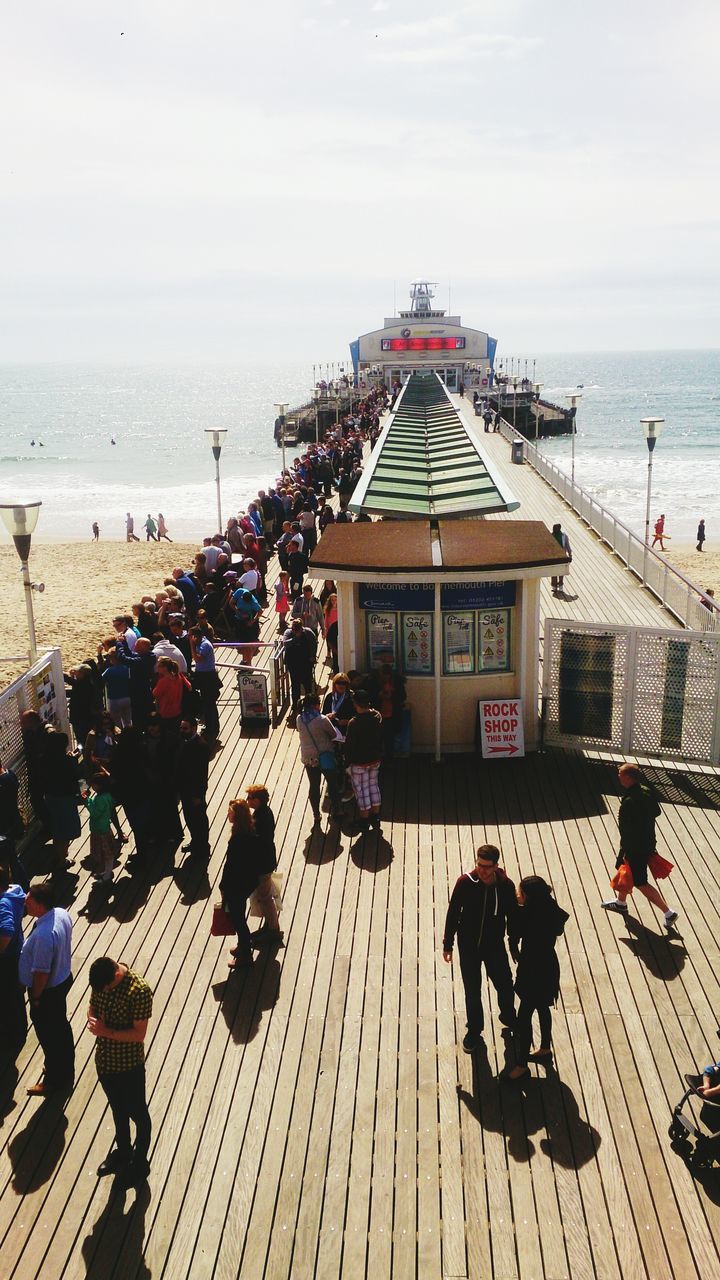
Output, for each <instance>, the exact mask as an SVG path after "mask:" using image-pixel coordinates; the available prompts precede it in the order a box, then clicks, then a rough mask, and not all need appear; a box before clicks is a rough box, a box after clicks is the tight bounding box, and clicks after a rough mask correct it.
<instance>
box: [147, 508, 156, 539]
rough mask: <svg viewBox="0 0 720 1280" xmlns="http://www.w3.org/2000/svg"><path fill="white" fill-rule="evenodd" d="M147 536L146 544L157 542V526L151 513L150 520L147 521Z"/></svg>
mask: <svg viewBox="0 0 720 1280" xmlns="http://www.w3.org/2000/svg"><path fill="white" fill-rule="evenodd" d="M145 535H146V536H145V541H146V542H157V536H156V535H157V525H156V523H155V521H154V520H153V518H152V516H151V515H150V512H148V518H147V520H146V521H145Z"/></svg>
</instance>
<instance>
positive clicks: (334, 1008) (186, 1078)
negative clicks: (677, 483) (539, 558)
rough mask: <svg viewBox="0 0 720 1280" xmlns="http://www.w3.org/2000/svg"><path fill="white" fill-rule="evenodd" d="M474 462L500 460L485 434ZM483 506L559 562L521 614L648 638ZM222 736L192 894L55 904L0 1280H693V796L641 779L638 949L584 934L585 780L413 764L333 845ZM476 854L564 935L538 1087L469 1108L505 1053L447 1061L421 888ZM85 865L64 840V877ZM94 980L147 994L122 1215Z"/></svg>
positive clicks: (589, 559)
mask: <svg viewBox="0 0 720 1280" xmlns="http://www.w3.org/2000/svg"><path fill="white" fill-rule="evenodd" d="M491 447H492V448H496V447H497V449H498V454H500V452H501V450H502V451H505V452H507V446H506V445H505V443H504V442H503V441H501V440H500V439H499V437H497V436H496V437H494V439H492V446H491ZM512 480H513V483H514V485H515V488H516V490H518V492H519V493H520V496H521V497H522V498H523V504H524V505H523V515H524V516H525V517H526V518H527V516H528V515H529V514H531V515H532V514H535V513H537V515H538V517H539V518H542V519H545V520H546V521H548V522H550V523H551V522H552V520H553V519H557V518H560V519H562V521H563V525H564V527H566V528H568V529H569V532H570V537H571V539H572V542H573V550H574V558H573V575H572V577H571V578H570V577H569V578H568V579H567V584H568V586H569V585H570V584H571V583H572V588H573V590H572V594H573V595H575V594H576V595H577V597H578V599H577V600H576V601H566V602H558V601H556V600H554V599H553V598H552V597H551V596H550V595H549V594H548V595H547V597H546V596H545V595H544V598H543V607H544V608H548V609H549V610H550V611H552V612H553V613H557V611H558V608H560V609H561V610H562V609H564V608H568V609H571V608H572V609H573V611H574V612H573V615H572V616H586V617H588V618H593V617H596V618H597V617H601V618H605V620H608V621H623V620H625V621H627V620H634V621H637V622H645V623H646V624H648V625H657V623H658V621H659V620H660V619H662V620H663V621H662V623H661V625H666V624H669V625H671V623H670V620H669V619H668V618H667V615H665V614H663V612H662V610H661V609H660V608H659V606H657V604H656V603H654V602H653V601H652V599H651V597H649V596H647V595H646V593H644V592H643V591H642V590H641V589H640V588H639V587H638V586H637V584H636V583H635V582H634V581H633V580H632V579H631V578H630V577H629V575H627V574H626V573H625V571H624V570H622V569H621V567H620V566H619V565H618V564H617V562H615V561H613V559H612V557H611V556H610V555H609V554H608V553H607V552H606V551H604V550H603V549H602V548H600V547H599V546H598V544H597V541H596V540H595V539H594V537H593V536H592V535H590V534H588V533H587V531H585V530H584V529H583V528H582V527H581V526H578V528H577V529H575V528H574V527H573V518H572V517H570V516H569V515H568V514H567V513H566V512H565V510H564V508H563V507H562V504H560V502H559V499H555V498H554V496H553V495H552V494H551V493H550V491H549V490H548V489H547V488H546V486H545V485H543V484H542V482H541V481H540V480H539V479H538V478H537V477H534V476H532V474H531V473H530V471H529V469H528V468H519V467H516V468H513V469H512ZM548 495H549V499H548ZM548 501H549V502H550V506H548ZM553 504H556V505H555V506H553ZM570 594H571V593H570V592H569V591H568V595H570ZM603 602H604V604H605V607H606V613H605V614H603V613H601V612H599V610H600V608H601V605H602V604H603ZM273 621H274V620H273V619H269V620H268V623H267V626H266V634H267V632H268V631H270V630H271V628H272V624H273ZM227 686H228V687H227V689H226V691H227V693H228V695H231V689H230V687H229V686H230V682H229V681H228V682H227ZM222 737H223V741H224V743H225V747H224V750H223V751H222V753H221V754H220V755H219V756H218V758H217V759H216V761H215V762H214V764H213V768H212V795H211V805H210V812H211V819H212V828H211V830H212V840H213V857H212V861H211V864H210V867H209V869H208V872H207V874H206V873H204V872H202V871H195V872H192V871H189V870H187V869H185V868H183V867H182V866H181V867H180V868H179V870H178V871H177V872H176V874H175V875H174V876H173V877H166V878H163V879H159V880H157V881H145V880H140V879H135V880H133V879H131V878H130V877H129V876H128V875H127V874H126V873H124V872H122V871H121V872H120V874H119V875H118V879H117V882H116V886H115V890H114V893H113V897H112V899H111V901H110V903H109V905H108V906H103V905H102V904H101V902H100V901H99V900H98V898H97V894H96V893H95V894H93V892H92V888H91V882H90V881H89V879H88V877H87V874H86V873H85V872H83V871H82V869H81V868H79V867H78V868H77V869H78V870H79V871H80V874H79V878H78V880H77V881H75V880H74V879H73V880H69V881H68V884H67V889H68V901H69V902H70V904H71V905H70V909H71V913H72V915H73V919H74V921H75V936H74V955H75V965H74V972H75V985H74V987H73V989H72V992H71V999H70V1005H71V1009H72V1018H73V1026H74V1030H75V1034H76V1042H77V1069H78V1078H77V1085H76V1088H75V1091H74V1093H73V1094H72V1096H71V1097H70V1098H69V1099H68V1100H67V1102H66V1104H65V1105H64V1107H62V1106H60V1105H59V1104H56V1103H54V1102H52V1101H50V1102H48V1103H45V1104H39V1103H38V1102H37V1101H36V1100H30V1099H27V1098H26V1096H25V1086H26V1085H27V1084H28V1083H30V1082H32V1081H33V1080H34V1079H35V1078H36V1076H37V1071H38V1062H39V1054H38V1050H37V1046H36V1042H35V1039H34V1035H33V1033H32V1031H31V1033H30V1036H29V1039H28V1043H27V1045H26V1048H25V1050H24V1052H23V1056H22V1058H21V1060H20V1063H19V1066H20V1071H21V1078H20V1082H19V1084H18V1085H17V1087H16V1088H15V1091H14V1105H11V1106H9V1107H8V1108H6V1110H5V1112H4V1115H3V1119H2V1150H1V1151H0V1240H1V1241H2V1244H1V1247H0V1257H2V1263H3V1265H2V1274H3V1277H7V1280H10V1278H11V1277H13V1278H17V1280H35V1278H36V1277H42V1278H43V1280H61V1278H62V1280H75V1278H76V1277H77V1278H80V1277H88V1276H89V1277H93V1278H95V1277H97V1280H120V1278H122V1280H126V1278H127V1280H133V1278H134V1277H137V1278H141V1277H142V1278H144V1280H149V1278H150V1277H152V1278H153V1280H160V1278H161V1277H162V1278H164V1280H183V1278H184V1277H187V1278H188V1280H196V1277H213V1278H215V1277H218V1278H220V1277H222V1278H223V1280H225V1278H226V1277H227V1278H230V1277H238V1276H240V1277H243V1280H245V1278H246V1277H247V1278H248V1280H255V1277H257V1278H258V1280H259V1278H260V1277H263V1278H265V1280H282V1278H283V1277H292V1278H293V1280H296V1278H304V1277H308V1278H309V1277H327V1278H328V1280H330V1278H331V1277H337V1276H343V1277H348V1280H356V1277H357V1278H359V1277H365V1276H371V1277H372V1280H381V1278H382V1277H386V1276H388V1277H389V1276H393V1277H403V1278H404V1277H412V1276H418V1277H420V1278H421V1280H425V1277H428V1278H430V1280H436V1277H437V1278H438V1280H440V1277H444V1278H446V1280H450V1278H452V1277H458V1278H459V1277H472V1278H473V1280H475V1278H477V1280H480V1278H482V1280H487V1278H488V1277H494V1278H495V1280H541V1278H545V1280H560V1278H561V1277H566V1276H567V1277H571V1278H572V1280H585V1278H586V1277H587V1278H588V1280H590V1278H591V1277H593V1278H599V1280H606V1278H608V1280H610V1278H615V1277H627V1276H632V1277H633V1280H635V1277H637V1278H638V1280H643V1278H647V1280H671V1278H674V1280H692V1278H696V1280H707V1277H709V1276H712V1275H715V1274H717V1272H718V1266H719V1265H720V1252H719V1250H720V1185H719V1184H718V1182H717V1181H716V1180H714V1179H713V1178H704V1179H703V1180H702V1182H701V1181H698V1180H695V1179H694V1178H693V1177H692V1176H691V1174H690V1173H689V1171H688V1170H687V1169H686V1168H685V1166H684V1164H683V1163H682V1162H681V1161H680V1159H679V1158H678V1157H677V1156H676V1155H675V1154H674V1153H673V1152H672V1151H671V1149H670V1145H669V1139H668V1137H667V1126H668V1123H669V1119H670V1111H671V1108H672V1106H673V1105H674V1104H675V1102H677V1101H678V1100H679V1098H680V1096H681V1093H682V1091H683V1085H682V1074H683V1073H684V1072H686V1071H690V1070H693V1069H695V1067H696V1066H697V1065H699V1064H702V1063H705V1062H707V1061H709V1060H710V1058H711V1057H715V1056H717V1040H716V1038H715V1028H716V1026H717V1019H718V1009H720V999H719V995H720V993H719V991H718V975H719V974H720V964H719V963H718V962H719V961H720V949H719V946H718V938H719V937H720V919H719V905H718V904H720V866H719V864H718V858H717V852H716V851H717V849H718V847H720V812H719V806H718V800H719V799H720V774H719V773H718V772H717V771H712V770H703V769H699V768H695V767H691V768H685V767H683V766H677V767H674V766H673V765H672V764H670V763H667V762H665V763H663V764H662V765H655V766H654V767H653V768H651V769H650V771H649V772H650V775H651V777H652V780H653V782H654V783H655V785H656V786H657V787H658V789H659V792H660V795H661V797H662V800H663V816H662V818H661V819H660V822H659V831H660V837H661V845H660V848H661V852H663V853H665V854H666V855H667V856H669V857H670V858H671V860H672V861H673V862H674V863H675V867H676V870H675V872H674V873H673V876H672V878H671V881H670V889H669V892H670V894H671V896H672V899H673V901H674V902H676V903H677V905H678V907H679V909H680V911H681V917H680V921H679V926H680V928H679V930H678V934H677V936H673V937H671V938H668V937H667V936H666V935H665V934H664V931H663V930H662V928H661V925H660V922H659V918H658V916H657V915H656V914H654V913H653V912H652V909H651V908H650V907H649V905H648V904H647V903H645V902H644V900H643V901H642V903H641V904H634V910H635V911H637V917H636V919H634V920H633V919H631V920H630V921H628V922H627V923H626V922H624V921H621V920H619V919H616V918H613V917H607V916H606V915H605V914H604V913H603V912H602V911H601V910H600V909H599V906H598V904H599V900H600V898H601V897H603V896H605V894H606V892H607V890H608V877H609V875H610V874H611V869H612V866H613V862H614V856H615V847H616V841H617V827H616V815H617V805H618V797H617V785H616V781H615V767H614V762H613V761H612V760H610V759H601V758H599V757H592V756H582V755H580V754H575V753H572V752H560V751H556V752H548V753H545V754H542V755H536V756H533V757H529V758H527V759H525V760H521V761H514V762H501V761H498V762H493V763H492V765H489V764H482V762H480V761H479V760H478V759H477V758H476V757H474V756H456V757H450V758H449V759H448V760H446V761H445V762H444V763H443V764H440V765H435V764H433V763H432V762H431V760H430V759H429V758H425V757H419V758H418V757H414V758H413V759H412V760H411V761H409V762H400V763H398V764H397V766H396V767H394V768H393V769H391V770H388V773H387V777H386V779H385V783H384V801H383V827H382V835H380V836H378V835H374V834H373V835H369V836H367V837H364V838H358V837H356V836H351V835H350V834H349V831H348V830H346V829H344V830H340V829H339V828H338V827H336V826H334V825H333V826H331V825H329V823H328V820H327V818H326V819H325V820H324V821H323V825H322V827H321V829H320V830H318V829H314V828H313V827H312V815H311V813H310V810H309V805H308V802H307V796H306V783H305V778H304V773H303V771H302V769H301V766H300V764H299V759H298V752H297V735H296V734H295V733H294V732H293V731H292V730H291V729H289V728H288V727H286V722H285V721H283V722H281V724H280V725H279V726H278V727H277V728H276V729H274V730H273V731H272V732H269V733H268V734H267V735H265V736H261V737H249V736H245V735H243V734H242V732H241V730H240V726H239V723H238V712H237V708H236V706H235V705H234V703H233V702H232V701H229V702H228V704H227V705H225V706H224V707H223V708H222ZM256 781H259V782H263V783H266V784H267V785H268V787H269V789H270V791H271V794H272V801H273V808H274V810H275V813H276V816H277V819H278V849H279V853H280V869H281V871H282V872H283V873H284V876H285V904H284V910H283V914H282V925H283V928H284V931H285V946H284V948H282V949H281V950H279V951H278V952H277V953H276V954H263V953H260V955H259V958H258V961H257V962H256V964H255V966H254V968H253V970H252V971H251V972H250V973H249V974H247V975H245V976H240V975H231V976H228V970H227V966H226V959H227V956H226V953H227V945H226V943H225V942H223V940H218V939H213V938H210V936H209V933H208V928H209V915H210V908H211V904H212V902H213V900H214V898H215V896H216V886H217V881H218V878H219V875H220V870H221V866H222V861H223V856H224V849H225V843H226V828H225V815H226V808H227V801H228V799H229V798H231V797H232V796H233V795H236V794H240V793H242V789H243V787H244V786H246V785H248V784H249V783H250V782H256ZM483 840H493V841H496V842H497V843H499V845H500V847H501V848H502V850H503V855H504V861H505V865H506V867H507V869H508V871H509V873H510V874H511V875H512V876H513V877H515V878H516V877H517V876H519V875H521V874H528V873H530V872H531V871H536V872H538V873H540V874H544V875H546V876H547V877H549V878H550V879H551V880H552V882H553V884H554V886H555V890H556V894H557V897H558V900H559V901H560V902H561V904H562V905H564V906H565V907H566V909H568V910H569V911H570V914H571V918H570V921H569V923H568V927H567V931H566V935H565V938H564V939H563V941H562V943H561V945H560V948H559V954H560V961H561V970H562V992H561V1000H560V1002H559V1005H558V1008H557V1011H556V1017H555V1019H554V1043H555V1057H556V1070H555V1071H548V1072H545V1071H544V1070H542V1069H540V1068H535V1067H533V1068H532V1079H531V1082H530V1084H529V1086H528V1088H527V1090H526V1091H524V1092H522V1093H520V1092H517V1093H516V1092H513V1091H509V1090H508V1089H507V1087H506V1086H503V1085H501V1084H500V1083H499V1082H498V1080H497V1075H498V1072H499V1070H500V1069H501V1068H502V1066H503V1064H504V1062H505V1059H506V1053H507V1044H506V1040H505V1039H504V1038H503V1036H502V1035H501V1034H500V1032H501V1028H500V1027H499V1025H498V1023H497V1017H496V1012H497V1011H496V1009H495V1006H494V993H493V994H492V995H488V993H487V992H486V993H485V1000H486V1020H487V1033H486V1037H485V1040H486V1051H485V1052H483V1053H479V1054H478V1055H476V1056H475V1057H474V1058H470V1057H467V1056H466V1055H464V1054H463V1053H462V1050H461V1049H460V1048H459V1042H460V1040H461V1038H462V1035H463V1032H464V1006H463V995H462V984H461V981H460V975H459V971H458V968H457V965H454V966H452V967H450V966H447V965H445V964H444V963H443V961H442V956H441V954H440V938H441V933H442V926H443V922H444V916H445V910H446V906H447V900H448V893H449V890H450V888H451V886H452V884H453V883H454V880H455V878H456V876H457V875H458V874H459V872H460V870H461V869H462V868H466V867H467V866H469V865H470V863H471V859H472V855H473V850H474V847H475V845H476V844H478V843H479V842H481V841H483ZM86 851H87V837H86V836H85V837H84V838H83V841H82V843H81V842H77V844H76V846H75V847H74V849H73V852H74V854H75V856H76V858H78V860H79V859H80V858H82V857H83V856H84V854H85V852H86ZM101 954H110V955H112V956H114V957H115V958H119V959H123V960H125V961H126V962H127V963H129V964H131V965H133V966H134V967H137V968H138V970H139V971H140V972H142V973H144V974H145V975H146V976H147V977H148V980H149V981H150V982H151V984H152V985H153V987H154V990H155V1012H154V1016H153V1019H152V1023H151V1032H150V1036H149V1041H148V1084H149V1094H150V1106H151V1112H152V1117H153V1127H154V1133H153V1150H152V1172H151V1176H150V1180H149V1184H148V1187H147V1188H146V1189H144V1190H143V1191H141V1192H138V1193H136V1192H134V1191H133V1192H128V1193H121V1192H114V1191H113V1189H112V1186H111V1184H110V1183H109V1181H107V1180H105V1181H98V1180H97V1179H96V1177H95V1169H96V1167H97V1165H98V1164H99V1163H100V1160H101V1159H102V1158H103V1156H104V1155H105V1153H106V1151H107V1149H108V1147H109V1144H110V1141H111V1135H112V1128H111V1125H110V1121H109V1116H108V1113H107V1109H106V1107H105V1099H104V1095H103V1094H102V1093H101V1091H100V1089H99V1087H98V1085H97V1081H96V1078H95V1072H94V1067H93V1063H92V1049H93V1042H92V1040H91V1037H90V1036H89V1035H88V1034H87V1033H86V1032H84V1030H83V1027H84V1020H85V1009H86V1007H87V994H88V990H87V971H88V967H89V964H90V962H91V960H92V959H93V958H94V957H95V956H97V955H101ZM6 1083H7V1082H6Z"/></svg>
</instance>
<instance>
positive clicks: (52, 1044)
mask: <svg viewBox="0 0 720 1280" xmlns="http://www.w3.org/2000/svg"><path fill="white" fill-rule="evenodd" d="M71 986H72V974H71V975H70V977H69V978H66V979H65V981H64V982H61V983H59V984H58V986H57V987H46V988H45V990H44V991H43V993H42V995H41V996H40V1000H39V1002H38V1003H37V1004H31V1005H30V1019H31V1021H32V1024H33V1026H34V1028H35V1034H36V1036H37V1038H38V1040H39V1041H40V1045H41V1048H42V1051H43V1053H44V1055H45V1085H46V1087H47V1088H48V1089H59V1088H63V1087H64V1086H65V1085H71V1084H73V1082H74V1080H75V1041H74V1040H73V1033H72V1027H71V1026H70V1023H69V1022H68V1016H67V994H68V991H69V990H70V988H71Z"/></svg>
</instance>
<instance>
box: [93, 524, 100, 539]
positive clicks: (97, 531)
mask: <svg viewBox="0 0 720 1280" xmlns="http://www.w3.org/2000/svg"><path fill="white" fill-rule="evenodd" d="M92 533H93V536H92V540H93V542H99V541H100V525H99V524H98V522H97V520H93V524H92Z"/></svg>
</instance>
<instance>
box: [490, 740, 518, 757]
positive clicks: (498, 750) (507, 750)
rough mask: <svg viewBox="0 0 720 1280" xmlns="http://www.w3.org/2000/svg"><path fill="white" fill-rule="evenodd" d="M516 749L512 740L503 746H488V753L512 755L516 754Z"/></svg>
mask: <svg viewBox="0 0 720 1280" xmlns="http://www.w3.org/2000/svg"><path fill="white" fill-rule="evenodd" d="M518 750H519V748H518V747H516V746H514V744H513V743H512V742H506V743H505V746H504V747H490V754H491V755H498V754H500V755H508V756H514V755H516V754H517V752H518Z"/></svg>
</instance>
